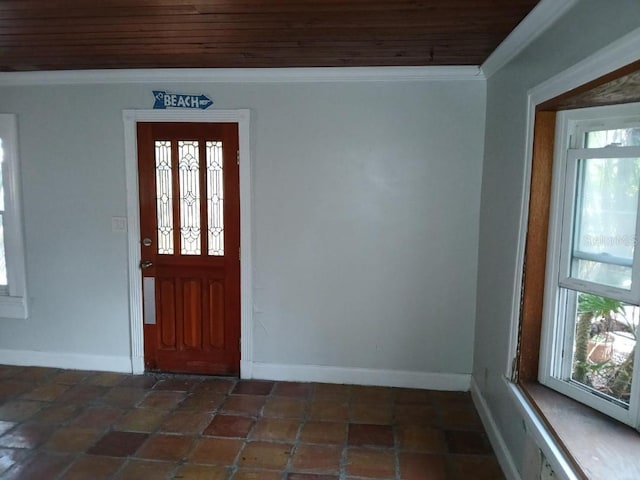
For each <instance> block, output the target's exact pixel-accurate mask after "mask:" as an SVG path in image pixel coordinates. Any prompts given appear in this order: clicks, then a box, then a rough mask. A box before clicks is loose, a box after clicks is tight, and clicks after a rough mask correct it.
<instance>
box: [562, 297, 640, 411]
mask: <svg viewBox="0 0 640 480" xmlns="http://www.w3.org/2000/svg"><path fill="white" fill-rule="evenodd" d="M577 295H578V301H577V307H576V309H575V310H574V311H573V312H570V313H568V314H567V315H569V316H571V317H572V318H568V320H569V321H570V323H569V325H573V327H572V328H575V335H574V342H573V356H572V368H571V380H573V381H574V382H577V383H579V384H580V385H582V386H583V387H585V388H587V389H589V390H592V391H593V392H594V393H596V394H598V395H599V396H601V397H603V398H605V399H608V400H610V401H613V402H616V403H620V404H622V406H625V407H628V405H629V397H630V395H631V378H632V373H633V359H634V354H635V347H636V332H637V330H638V317H639V314H640V309H639V308H638V307H637V306H633V305H628V304H625V303H623V302H621V301H619V300H613V299H611V298H605V297H599V296H596V295H591V294H587V293H581V292H580V293H578V294H577Z"/></svg>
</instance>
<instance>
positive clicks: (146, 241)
mask: <svg viewBox="0 0 640 480" xmlns="http://www.w3.org/2000/svg"><path fill="white" fill-rule="evenodd" d="M152 243H153V242H152V241H151V239H150V238H149V237H147V238H145V239H144V240H142V245H144V246H145V247H150V246H151V244H152Z"/></svg>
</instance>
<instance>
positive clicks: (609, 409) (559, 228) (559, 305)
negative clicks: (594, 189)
mask: <svg viewBox="0 0 640 480" xmlns="http://www.w3.org/2000/svg"><path fill="white" fill-rule="evenodd" d="M637 126H640V104H626V105H616V106H606V107H593V108H584V109H578V110H572V111H563V112H559V113H558V115H557V128H556V138H555V149H554V157H555V161H554V165H553V180H552V192H551V211H550V216H549V239H548V245H547V249H548V250H547V252H548V254H547V268H546V279H547V280H546V282H545V292H544V305H543V313H542V315H543V318H542V330H541V348H540V357H539V358H540V365H539V370H538V372H539V374H538V380H539V381H540V383H541V384H543V385H546V386H548V387H549V388H552V389H554V390H556V391H558V392H560V393H562V394H564V395H567V396H569V397H571V398H573V399H575V400H577V401H579V402H581V403H584V404H585V405H588V406H590V407H592V408H594V409H596V410H598V411H600V412H602V413H604V414H606V415H608V416H610V417H612V418H614V419H617V420H619V421H621V422H624V423H626V424H628V425H631V426H632V427H634V428H636V429H638V430H640V345H638V346H637V347H638V348H636V350H635V358H634V362H635V363H634V364H635V365H636V366H637V367H636V368H635V369H634V372H633V380H632V387H631V389H632V391H631V397H630V402H629V406H628V408H625V407H623V406H622V405H621V404H618V403H616V402H612V401H609V400H608V399H604V398H601V397H599V396H598V395H596V394H594V393H593V392H591V391H589V390H587V389H586V388H584V387H582V386H581V385H580V384H579V383H578V382H575V381H573V380H571V377H572V361H573V345H574V336H575V326H576V319H575V316H574V318H573V319H572V318H571V316H567V315H566V313H567V311H571V312H574V311H575V306H576V302H577V292H579V291H582V292H585V293H592V294H595V295H600V296H605V297H609V298H617V299H619V300H622V301H624V302H626V303H630V304H636V305H637V304H638V300H639V299H640V295H638V288H639V287H640V286H639V285H638V284H639V283H640V282H638V278H637V271H638V270H640V268H638V265H639V260H638V258H639V254H638V249H634V258H633V259H632V261H631V264H632V269H633V270H634V272H633V273H634V274H636V277H633V276H632V289H633V291H624V290H623V291H622V292H621V291H620V289H614V288H610V287H607V286H603V285H600V284H597V283H594V284H591V283H589V282H584V281H580V280H576V279H573V278H571V277H570V276H569V275H568V274H569V271H570V270H569V268H570V262H571V259H572V256H575V253H577V255H578V256H580V255H581V253H580V251H579V250H578V251H577V252H573V217H574V214H575V208H574V202H575V200H576V186H577V176H576V173H577V172H576V168H577V161H578V160H579V159H589V158H625V157H635V158H638V153H639V151H640V150H639V149H638V147H619V146H609V147H606V148H604V149H595V148H591V149H585V148H582V147H583V146H584V141H585V139H586V137H585V133H586V132H589V131H596V130H609V129H611V130H613V129H624V128H633V127H637ZM632 149H635V150H632ZM623 152H624V153H623ZM579 157H580V158H579ZM639 203H640V198H639ZM636 215H637V216H638V215H640V212H637V213H636ZM636 220H637V221H636V238H639V239H640V237H639V236H638V230H639V228H640V225H639V224H640V218H636ZM586 253H587V254H588V253H589V252H586ZM596 259H597V258H596ZM613 261H616V260H615V259H613ZM609 262H611V259H609ZM603 263H604V262H603ZM620 293H622V295H619V294H620ZM633 294H635V297H633ZM632 297H633V298H632ZM638 333H639V334H640V332H638ZM639 342H640V340H639ZM565 355H566V358H568V360H566V361H565V360H564V356H565Z"/></svg>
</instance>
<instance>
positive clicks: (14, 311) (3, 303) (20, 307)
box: [0, 296, 28, 320]
mask: <svg viewBox="0 0 640 480" xmlns="http://www.w3.org/2000/svg"><path fill="white" fill-rule="evenodd" d="M0 318H15V319H17V320H26V319H27V318H28V311H27V300H26V298H25V297H10V296H0Z"/></svg>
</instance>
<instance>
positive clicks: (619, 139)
mask: <svg viewBox="0 0 640 480" xmlns="http://www.w3.org/2000/svg"><path fill="white" fill-rule="evenodd" d="M614 145H615V146H618V147H638V146H640V128H619V129H615V130H596V131H592V132H587V133H585V148H604V147H609V146H614Z"/></svg>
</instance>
